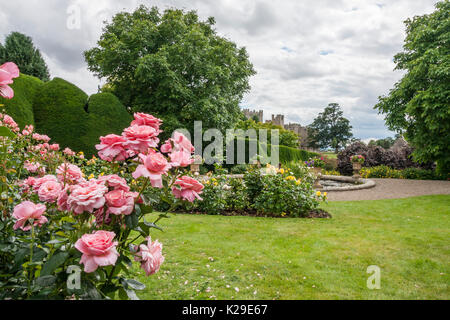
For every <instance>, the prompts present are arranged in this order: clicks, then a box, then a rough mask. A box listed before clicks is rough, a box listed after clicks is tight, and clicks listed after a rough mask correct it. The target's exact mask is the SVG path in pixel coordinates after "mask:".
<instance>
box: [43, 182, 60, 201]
mask: <svg viewBox="0 0 450 320" xmlns="http://www.w3.org/2000/svg"><path fill="white" fill-rule="evenodd" d="M61 190H62V186H61V184H60V183H59V182H55V181H47V182H45V183H43V184H42V185H41V186H40V187H39V190H38V196H39V200H41V201H44V202H50V203H53V202H55V201H56V200H57V199H58V197H59V194H60V193H61Z"/></svg>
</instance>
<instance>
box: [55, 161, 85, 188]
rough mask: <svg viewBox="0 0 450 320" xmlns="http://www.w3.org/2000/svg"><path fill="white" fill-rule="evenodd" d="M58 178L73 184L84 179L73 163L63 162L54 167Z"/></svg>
mask: <svg viewBox="0 0 450 320" xmlns="http://www.w3.org/2000/svg"><path fill="white" fill-rule="evenodd" d="M56 175H57V177H58V180H59V181H60V182H61V183H64V184H67V183H68V184H75V183H80V182H83V181H84V178H83V172H82V171H81V169H80V168H78V167H77V166H76V165H74V164H70V163H63V164H61V165H60V166H59V167H58V168H57V169H56Z"/></svg>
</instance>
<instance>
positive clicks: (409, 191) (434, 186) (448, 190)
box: [328, 178, 450, 201]
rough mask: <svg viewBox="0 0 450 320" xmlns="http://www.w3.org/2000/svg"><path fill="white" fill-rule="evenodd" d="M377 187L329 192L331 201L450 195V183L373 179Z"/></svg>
mask: <svg viewBox="0 0 450 320" xmlns="http://www.w3.org/2000/svg"><path fill="white" fill-rule="evenodd" d="M371 180H374V181H375V183H376V185H375V187H373V188H370V189H363V190H354V191H329V192H328V200H329V201H355V200H380V199H397V198H408V197H414V196H423V195H430V194H450V181H435V180H407V179H373V178H371Z"/></svg>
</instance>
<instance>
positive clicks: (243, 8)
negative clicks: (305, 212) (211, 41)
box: [0, 0, 436, 139]
mask: <svg viewBox="0 0 450 320" xmlns="http://www.w3.org/2000/svg"><path fill="white" fill-rule="evenodd" d="M141 3H143V4H146V5H149V6H150V5H157V6H158V7H160V8H168V7H177V8H185V9H188V10H190V9H195V10H197V11H198V13H199V15H200V16H201V17H202V18H204V19H205V18H207V17H208V16H213V17H215V18H216V22H217V25H216V29H217V31H218V33H219V34H221V35H223V36H225V37H227V38H229V39H231V40H232V41H234V42H236V43H237V44H238V45H239V46H245V47H246V48H247V50H248V52H249V55H250V59H251V61H252V63H253V64H254V67H255V69H256V71H257V72H258V74H257V75H256V76H254V77H253V78H251V81H250V83H251V86H252V90H251V91H250V92H249V93H247V94H246V95H245V97H244V100H243V101H242V105H243V106H245V107H250V108H254V109H263V110H264V113H265V118H266V119H268V118H270V115H271V113H283V114H285V115H286V120H287V121H288V122H289V121H296V122H298V121H299V122H300V123H301V124H303V125H305V124H308V123H310V122H312V120H313V119H314V117H315V116H316V115H317V114H318V113H319V112H321V111H322V110H323V108H324V107H325V106H326V105H327V104H328V103H330V102H338V103H339V104H340V105H341V106H342V107H343V110H344V115H345V116H347V117H348V118H349V119H350V120H351V124H352V125H353V127H354V134H355V135H356V136H357V137H360V138H363V139H366V138H369V137H377V138H382V137H385V136H388V135H393V134H392V133H390V132H389V131H387V130H386V128H385V127H384V121H383V119H382V117H381V116H379V115H377V112H376V111H375V110H373V106H374V104H375V103H376V102H377V97H378V96H380V95H383V94H386V93H388V91H389V89H390V88H391V87H392V86H393V84H394V83H395V82H396V81H397V80H399V79H400V77H401V75H402V72H399V71H395V72H394V71H393V69H394V63H393V61H392V58H393V56H394V54H396V53H397V52H399V51H400V50H401V48H402V44H403V39H404V36H405V33H404V25H403V21H404V20H406V19H407V18H408V17H413V16H414V15H422V14H425V13H430V12H432V11H433V10H434V4H435V3H436V1H435V0H422V1H409V0H396V1H387V0H384V1H383V0H316V1H298V0H283V1H269V0H265V1H253V0H193V1H182V0H171V1H167V0H165V1H162V0H156V1H151V2H150V1H138V0H119V1H116V0H115V1H113V0H96V1H92V0H73V1H65V2H63V1H58V0H15V1H9V2H6V3H4V4H2V7H1V12H0V34H1V35H2V37H4V36H5V35H6V34H8V33H9V32H11V31H20V32H23V33H26V34H27V35H30V36H31V37H32V38H33V39H34V42H35V44H36V45H37V46H38V47H39V48H40V49H41V51H42V52H43V54H44V56H45V58H46V60H47V62H48V65H49V68H50V71H51V74H52V76H59V77H62V78H64V79H66V80H68V81H71V82H73V83H75V84H76V85H78V86H79V87H80V88H82V89H83V90H85V91H86V92H87V93H95V92H96V91H97V87H98V85H99V84H100V81H99V80H98V79H96V78H95V77H94V76H93V75H92V74H91V73H89V71H88V70H87V66H86V63H85V62H84V59H83V56H82V53H83V51H85V50H87V49H89V48H91V47H93V46H94V45H95V43H96V41H97V40H98V38H99V36H100V34H101V32H102V26H103V24H102V21H103V20H110V19H111V17H112V16H113V15H114V14H115V13H117V12H119V11H122V10H127V11H131V10H133V9H134V8H136V7H137V6H138V5H139V4H141ZM73 4H75V5H79V7H80V9H81V19H82V20H81V29H79V30H69V29H67V27H66V21H67V18H68V14H67V12H66V11H67V8H68V6H69V5H73Z"/></svg>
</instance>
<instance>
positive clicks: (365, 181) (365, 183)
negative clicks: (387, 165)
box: [321, 175, 376, 191]
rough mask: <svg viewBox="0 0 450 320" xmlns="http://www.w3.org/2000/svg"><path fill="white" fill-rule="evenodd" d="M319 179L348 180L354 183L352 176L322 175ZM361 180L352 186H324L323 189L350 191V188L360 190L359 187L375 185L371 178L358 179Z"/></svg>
mask: <svg viewBox="0 0 450 320" xmlns="http://www.w3.org/2000/svg"><path fill="white" fill-rule="evenodd" d="M321 179H325V180H335V181H341V182H348V183H354V182H355V181H354V180H353V178H352V177H346V176H327V175H322V177H321ZM359 181H360V182H361V183H360V184H355V185H353V186H346V187H324V188H323V189H322V190H323V191H350V190H361V189H368V188H373V187H375V185H376V183H375V181H373V180H369V179H359Z"/></svg>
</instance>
